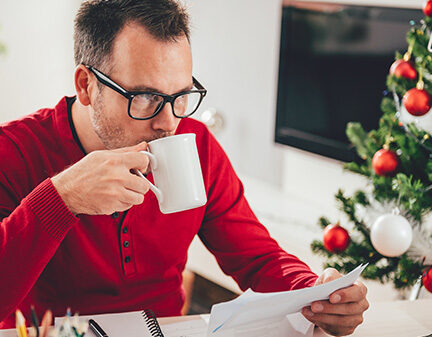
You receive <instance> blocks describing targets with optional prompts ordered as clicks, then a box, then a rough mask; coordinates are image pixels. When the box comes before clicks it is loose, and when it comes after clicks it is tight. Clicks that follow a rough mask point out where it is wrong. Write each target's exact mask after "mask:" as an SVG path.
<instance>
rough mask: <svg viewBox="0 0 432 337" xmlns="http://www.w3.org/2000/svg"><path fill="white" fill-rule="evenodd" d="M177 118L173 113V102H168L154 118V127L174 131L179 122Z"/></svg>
mask: <svg viewBox="0 0 432 337" xmlns="http://www.w3.org/2000/svg"><path fill="white" fill-rule="evenodd" d="M177 119H178V118H177V117H175V116H174V114H173V111H172V106H171V103H169V102H167V103H166V104H165V106H164V107H163V109H162V110H161V111H160V112H159V113H158V114H157V116H156V117H154V118H152V127H153V129H154V130H163V131H165V132H173V131H174V130H175V128H176V126H177V123H178V121H177Z"/></svg>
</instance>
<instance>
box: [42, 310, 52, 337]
mask: <svg viewBox="0 0 432 337" xmlns="http://www.w3.org/2000/svg"><path fill="white" fill-rule="evenodd" d="M51 321H52V312H51V310H47V311H46V312H45V314H44V316H43V318H42V321H41V328H40V330H39V332H40V333H39V337H47V336H48V330H49V327H50V325H51Z"/></svg>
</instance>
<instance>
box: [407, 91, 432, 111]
mask: <svg viewBox="0 0 432 337" xmlns="http://www.w3.org/2000/svg"><path fill="white" fill-rule="evenodd" d="M403 105H404V106H405V109H407V111H408V112H409V113H410V114H411V115H413V116H423V115H425V114H426V113H427V112H428V111H429V110H430V108H431V106H432V99H431V96H430V95H429V93H428V92H427V91H426V90H424V89H417V88H413V89H410V90H408V91H407V92H406V93H405V95H404V97H403Z"/></svg>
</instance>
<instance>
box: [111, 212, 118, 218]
mask: <svg viewBox="0 0 432 337" xmlns="http://www.w3.org/2000/svg"><path fill="white" fill-rule="evenodd" d="M119 215H120V214H119V212H114V213H113V214H111V216H112V217H113V218H114V219H117V218H118V217H119Z"/></svg>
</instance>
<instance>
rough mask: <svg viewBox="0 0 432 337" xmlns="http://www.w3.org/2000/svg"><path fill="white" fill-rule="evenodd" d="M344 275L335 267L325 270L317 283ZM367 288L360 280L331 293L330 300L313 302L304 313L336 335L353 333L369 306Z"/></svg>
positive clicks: (326, 330) (322, 327)
mask: <svg viewBox="0 0 432 337" xmlns="http://www.w3.org/2000/svg"><path fill="white" fill-rule="evenodd" d="M340 277H342V275H341V274H340V273H339V272H338V271H337V270H336V269H333V268H328V269H326V270H324V273H323V274H322V275H321V276H320V277H319V278H318V279H317V281H316V282H315V285H316V286H317V285H320V284H323V283H327V282H330V281H332V280H335V279H338V278H340ZM366 293H367V288H366V286H365V285H364V284H363V283H361V282H360V281H357V282H355V283H354V284H353V285H352V286H351V287H348V288H344V289H340V290H337V291H335V292H334V293H333V294H331V295H330V300H326V301H317V302H313V303H312V305H311V306H310V307H305V308H303V310H302V313H303V315H304V316H305V317H306V318H307V319H308V320H309V321H311V322H312V323H314V324H316V325H317V326H319V327H320V328H321V329H323V330H324V331H325V332H327V333H329V334H331V335H334V336H345V335H349V334H352V333H353V332H354V330H355V328H356V327H357V326H358V325H359V324H361V323H362V322H363V312H365V311H366V310H367V309H368V308H369V302H368V301H367V299H366Z"/></svg>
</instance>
